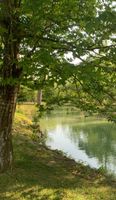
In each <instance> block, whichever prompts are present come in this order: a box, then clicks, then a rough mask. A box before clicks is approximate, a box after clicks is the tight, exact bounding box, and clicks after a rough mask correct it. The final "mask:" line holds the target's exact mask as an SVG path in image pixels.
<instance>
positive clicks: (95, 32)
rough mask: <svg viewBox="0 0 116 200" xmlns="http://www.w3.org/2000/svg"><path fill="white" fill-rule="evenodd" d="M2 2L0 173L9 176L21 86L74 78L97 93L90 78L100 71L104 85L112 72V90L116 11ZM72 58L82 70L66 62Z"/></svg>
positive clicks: (61, 2)
mask: <svg viewBox="0 0 116 200" xmlns="http://www.w3.org/2000/svg"><path fill="white" fill-rule="evenodd" d="M0 2H1V3H0V11H1V14H0V24H1V27H0V44H1V46H0V52H1V56H0V171H5V170H6V169H7V168H9V167H10V166H11V165H12V157H13V156H12V134H11V132H12V131H11V130H12V123H13V117H14V113H15V107H16V97H17V94H18V91H19V88H20V84H21V83H22V84H23V83H25V85H26V83H28V84H32V83H33V81H34V82H37V84H38V85H39V86H41V87H39V88H42V87H43V86H45V85H46V84H51V85H53V84H54V81H55V82H57V84H65V83H66V81H67V80H68V79H69V78H71V77H74V76H75V73H76V79H75V80H76V81H77V82H80V78H82V82H83V83H82V84H83V85H84V87H85V85H86V87H87V88H86V91H87V90H89V89H88V88H91V93H94V91H95V89H94V86H93V81H94V80H92V79H91V78H90V77H91V76H93V75H94V71H95V70H96V68H97V70H98V71H99V70H101V73H98V75H97V73H96V74H95V75H97V77H98V76H100V77H101V80H100V82H101V81H103V78H104V76H103V78H102V76H101V75H102V73H104V72H105V74H109V72H110V73H111V79H110V80H111V83H110V87H111V85H113V83H115V78H114V71H115V55H114V52H115V51H114V47H115V46H114V42H115V37H114V32H115V28H114V27H115V26H114V20H115V10H114V8H113V4H112V2H113V1H111V0H107V2H106V1H104V2H102V1H96V0H91V1H90V0H86V1H80V0H70V1H69V0H58V1H53V0H46V1H43V0H40V1H33V0H30V1H28V0H1V1H0ZM69 53H70V54H72V57H73V58H75V59H78V61H79V62H80V65H79V62H78V64H77V66H75V65H74V64H73V63H72V62H71V60H69V61H68V60H67V59H66V54H69ZM86 69H87V70H86ZM93 69H94V70H93ZM91 72H92V75H91ZM87 73H88V74H87ZM77 77H78V79H77ZM85 77H86V78H85ZM85 79H86V81H85V83H84V80H85ZM97 79H98V78H97ZM87 80H91V81H88V82H89V83H88V82H87ZM106 81H107V79H106V80H104V83H103V85H102V86H103V88H106V85H105V84H106ZM94 85H95V84H94ZM96 85H99V84H98V83H97V82H96ZM107 87H108V86H107ZM114 90H115V88H114V86H113V91H114ZM110 95H111V94H110ZM113 96H114V92H113ZM94 98H96V96H94ZM113 98H114V97H113Z"/></svg>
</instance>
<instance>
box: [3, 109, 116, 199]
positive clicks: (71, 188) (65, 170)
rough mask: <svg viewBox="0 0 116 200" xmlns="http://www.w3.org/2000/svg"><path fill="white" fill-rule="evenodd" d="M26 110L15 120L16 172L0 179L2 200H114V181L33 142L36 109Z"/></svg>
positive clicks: (19, 111)
mask: <svg viewBox="0 0 116 200" xmlns="http://www.w3.org/2000/svg"><path fill="white" fill-rule="evenodd" d="M25 109H26V110H27V107H25V108H24V106H23V107H22V108H18V109H17V111H18V112H17V113H16V116H15V124H14V129H13V144H14V157H15V161H14V168H13V171H12V172H10V171H8V172H7V173H5V174H1V175H0V200H115V198H116V190H115V187H116V183H115V181H113V180H111V179H110V178H108V177H106V176H105V175H103V174H102V173H101V172H100V171H98V170H94V169H91V168H90V167H86V166H83V165H82V164H79V163H75V162H74V161H73V160H71V159H68V158H66V157H65V156H63V155H62V154H61V153H59V152H57V151H52V150H50V149H48V148H47V147H45V146H44V145H40V144H39V143H38V142H37V141H35V140H33V133H32V130H31V129H30V125H31V115H32V112H33V106H32V108H31V109H30V111H28V110H27V114H26V115H24V112H25Z"/></svg>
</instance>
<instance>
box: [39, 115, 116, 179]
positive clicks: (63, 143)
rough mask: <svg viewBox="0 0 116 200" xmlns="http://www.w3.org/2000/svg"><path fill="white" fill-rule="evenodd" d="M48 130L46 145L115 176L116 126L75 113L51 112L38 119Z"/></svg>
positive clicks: (44, 128)
mask: <svg viewBox="0 0 116 200" xmlns="http://www.w3.org/2000/svg"><path fill="white" fill-rule="evenodd" d="M40 124H41V126H42V127H43V130H44V131H45V130H46V132H47V140H46V145H47V146H49V147H50V148H51V149H57V150H61V151H62V152H63V153H65V154H66V155H67V156H69V157H71V158H73V159H74V160H75V161H79V162H83V163H84V164H87V165H89V166H91V167H92V168H100V167H101V168H103V169H105V170H106V171H107V172H108V173H112V174H115V175H116V125H115V124H113V123H109V122H107V121H106V120H103V119H98V118H95V117H87V118H84V117H83V116H81V115H78V113H76V112H69V113H68V114H67V113H66V112H55V111H54V112H53V113H51V114H48V115H46V116H44V117H43V118H42V119H41V121H40Z"/></svg>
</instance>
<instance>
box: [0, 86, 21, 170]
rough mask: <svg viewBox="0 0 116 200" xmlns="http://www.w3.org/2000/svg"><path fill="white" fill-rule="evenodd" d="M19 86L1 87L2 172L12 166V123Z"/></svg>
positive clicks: (0, 163)
mask: <svg viewBox="0 0 116 200" xmlns="http://www.w3.org/2000/svg"><path fill="white" fill-rule="evenodd" d="M17 92H18V87H16V86H3V87H0V172H2V171H5V170H7V169H8V168H11V167H12V161H13V148H12V134H11V131H12V124H13V117H14V113H15V107H16V96H17Z"/></svg>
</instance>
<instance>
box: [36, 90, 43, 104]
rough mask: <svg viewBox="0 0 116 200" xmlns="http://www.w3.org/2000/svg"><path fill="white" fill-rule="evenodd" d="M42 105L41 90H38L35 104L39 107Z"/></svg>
mask: <svg viewBox="0 0 116 200" xmlns="http://www.w3.org/2000/svg"><path fill="white" fill-rule="evenodd" d="M41 103H42V90H41V89H40V90H38V92H37V104H38V105H39V106H40V105H41Z"/></svg>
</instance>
